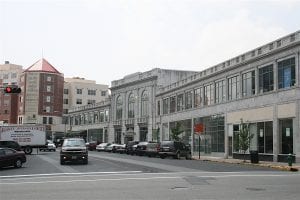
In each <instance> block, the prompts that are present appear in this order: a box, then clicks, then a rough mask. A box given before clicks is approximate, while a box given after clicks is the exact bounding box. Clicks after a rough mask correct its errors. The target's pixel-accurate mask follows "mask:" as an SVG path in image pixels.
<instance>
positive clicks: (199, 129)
mask: <svg viewBox="0 0 300 200" xmlns="http://www.w3.org/2000/svg"><path fill="white" fill-rule="evenodd" d="M203 131H204V125H203V124H202V123H198V124H195V125H194V132H195V134H201V133H203Z"/></svg>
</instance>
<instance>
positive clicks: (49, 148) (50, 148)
mask: <svg viewBox="0 0 300 200" xmlns="http://www.w3.org/2000/svg"><path fill="white" fill-rule="evenodd" d="M46 144H47V146H46V147H45V148H40V151H56V146H55V144H54V143H53V142H52V141H51V140H47V143H46Z"/></svg>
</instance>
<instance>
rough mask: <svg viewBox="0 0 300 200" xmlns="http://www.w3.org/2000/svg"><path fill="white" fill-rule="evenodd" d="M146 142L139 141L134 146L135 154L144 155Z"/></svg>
mask: <svg viewBox="0 0 300 200" xmlns="http://www.w3.org/2000/svg"><path fill="white" fill-rule="evenodd" d="M148 143H149V142H139V143H138V144H137V147H136V150H135V151H136V155H139V156H143V155H145V153H146V150H147V144H148Z"/></svg>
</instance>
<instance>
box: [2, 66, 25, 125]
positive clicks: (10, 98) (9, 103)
mask: <svg viewBox="0 0 300 200" xmlns="http://www.w3.org/2000/svg"><path fill="white" fill-rule="evenodd" d="M22 72H23V68H22V66H21V65H15V64H11V63H10V62H9V61H5V63H4V64H3V65H0V87H1V92H0V122H2V123H9V124H16V123H17V122H18V106H17V105H18V101H19V94H10V95H8V94H4V92H3V90H4V88H5V87H6V86H7V85H18V84H19V80H20V75H21V74H22Z"/></svg>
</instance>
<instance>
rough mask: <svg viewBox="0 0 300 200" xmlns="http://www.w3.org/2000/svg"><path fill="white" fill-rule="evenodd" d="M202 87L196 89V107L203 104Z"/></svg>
mask: <svg viewBox="0 0 300 200" xmlns="http://www.w3.org/2000/svg"><path fill="white" fill-rule="evenodd" d="M202 90H203V89H202V88H196V89H194V108H197V107H200V106H201V105H202V99H203V97H202Z"/></svg>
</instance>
